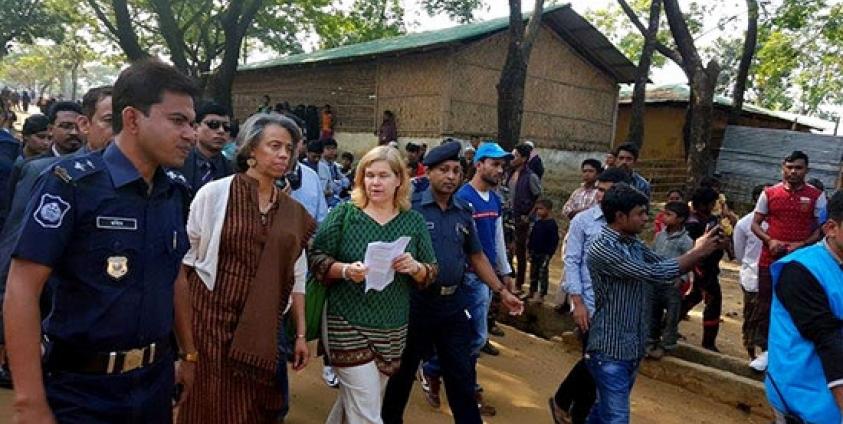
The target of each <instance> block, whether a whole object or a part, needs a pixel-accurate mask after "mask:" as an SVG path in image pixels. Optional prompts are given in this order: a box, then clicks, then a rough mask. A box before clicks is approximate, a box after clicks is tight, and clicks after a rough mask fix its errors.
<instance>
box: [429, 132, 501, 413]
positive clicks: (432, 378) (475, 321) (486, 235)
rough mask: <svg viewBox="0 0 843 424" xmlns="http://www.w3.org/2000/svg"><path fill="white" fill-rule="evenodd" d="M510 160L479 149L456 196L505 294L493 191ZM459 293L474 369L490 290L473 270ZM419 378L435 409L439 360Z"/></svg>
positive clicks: (494, 148) (485, 334)
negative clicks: (467, 320)
mask: <svg viewBox="0 0 843 424" xmlns="http://www.w3.org/2000/svg"><path fill="white" fill-rule="evenodd" d="M449 144H450V143H449ZM454 144H456V143H454ZM511 158H512V155H511V154H509V153H507V152H506V151H504V150H503V149H502V148H501V147H500V146H499V145H498V144H497V143H494V142H487V143H485V144H483V145H481V146H480V148H479V149H477V153H476V154H475V155H474V166H475V168H477V172H476V173H475V174H474V178H473V179H472V180H471V181H470V182H469V183H468V184H465V185H463V186H462V187H461V188H460V189H459V190H458V191H457V194H456V198H457V199H460V200H462V201H465V202H467V203H468V204H470V205H471V206H472V207H473V209H474V213H473V214H472V217H473V218H474V224H475V226H476V227H477V236H478V238H479V239H480V245H481V246H482V248H483V253H484V254H485V255H486V259H488V260H489V263H491V264H493V268H494V269H495V273H496V274H497V275H500V276H503V281H504V283H505V285H506V287H507V289H508V290H511V288H512V284H513V283H512V278H511V277H510V274H511V273H512V268H511V267H510V265H509V262H508V261H507V258H506V246H505V245H504V240H503V201H502V200H501V198H500V196H499V195H498V194H497V193H496V192H495V191H494V189H495V188H496V187H497V186H498V185H499V184H500V182H501V178H502V177H503V168H504V164H505V163H506V161H507V160H509V159H511ZM461 289H462V294H461V295H460V297H462V298H465V302H466V311H467V313H468V314H469V315H470V316H471V325H472V337H471V340H470V341H469V346H470V352H471V356H472V359H473V360H474V362H475V365H476V362H477V358H478V357H479V355H480V350H481V349H482V348H483V347H484V346H485V345H486V344H487V339H488V338H489V328H488V321H487V317H488V314H489V306H490V304H491V302H492V296H491V292H490V290H489V287H487V286H486V285H485V284H484V283H483V281H482V279H481V278H480V277H479V276H478V275H477V269H475V268H473V267H472V268H470V269H469V272H468V273H466V275H465V281H464V283H463V285H462V286H461ZM420 374H421V376H420V377H421V378H420V380H421V381H422V389H423V390H424V391H425V397H426V399H427V402H428V403H429V404H431V405H432V406H434V407H438V405H439V402H440V401H439V388H440V378H439V377H440V375H441V372H440V370H439V360H438V358H437V357H434V358H432V359H431V360H430V361H428V362H427V363H426V364H425V365H424V367H423V370H422V372H421V373H420ZM477 399H478V403H480V408H481V409H480V413H481V415H494V414H495V409H494V407H492V406H489V405H484V404H483V403H482V396H481V392H480V390H479V388H478V390H477Z"/></svg>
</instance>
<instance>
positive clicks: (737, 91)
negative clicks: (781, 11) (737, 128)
mask: <svg viewBox="0 0 843 424" xmlns="http://www.w3.org/2000/svg"><path fill="white" fill-rule="evenodd" d="M746 12H747V22H746V37H745V38H744V40H743V53H742V54H741V61H740V63H739V64H738V75H737V76H736V77H735V86H734V89H733V90H732V111H731V113H730V114H729V123H730V124H737V123H738V120H739V119H740V116H741V112H742V111H743V101H744V94H745V92H746V81H747V79H748V78H749V68H750V66H752V58H753V56H755V47H756V45H757V44H758V1H757V0H746Z"/></svg>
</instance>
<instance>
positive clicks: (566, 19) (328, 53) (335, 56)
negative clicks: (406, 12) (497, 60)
mask: <svg viewBox="0 0 843 424" xmlns="http://www.w3.org/2000/svg"><path fill="white" fill-rule="evenodd" d="M530 15H531V13H525V14H524V19H527V18H529V16H530ZM542 17H543V19H545V20H546V21H547V22H548V23H549V24H550V26H551V28H552V29H553V30H554V31H557V32H558V33H560V35H561V36H562V37H563V38H564V39H565V40H566V41H567V42H568V43H569V44H571V45H572V46H573V47H574V48H575V49H576V50H578V51H580V53H582V54H583V55H584V56H585V57H586V58H587V59H588V60H590V61H591V62H592V63H594V64H595V65H596V66H598V67H600V68H601V69H604V70H605V71H606V72H608V73H610V74H611V75H613V76H614V77H615V78H616V79H617V80H618V81H619V82H631V81H633V80H634V79H633V78H634V71H635V65H633V64H632V63H631V62H630V61H629V59H627V58H626V57H625V56H624V55H623V53H621V52H620V51H618V50H617V48H615V46H614V45H612V43H611V42H609V40H607V39H606V37H605V36H603V34H601V33H600V32H599V31H598V30H597V29H595V28H594V26H592V25H591V24H590V23H588V21H586V20H585V19H583V18H582V17H581V16H579V15H578V14H577V13H576V12H574V11H573V9H571V6H570V4H558V5H552V6H548V7H546V8H545V9H544V12H543V13H542ZM508 27H509V17H507V16H505V17H502V18H497V19H491V20H488V21H481V22H475V23H470V24H465V25H459V26H455V27H451V28H445V29H440V30H433V31H425V32H418V33H411V34H405V35H400V36H396V37H390V38H382V39H378V40H373V41H367V42H365V43H358V44H350V45H347V46H341V47H336V48H332V49H324V50H317V51H314V52H310V53H301V54H295V55H291V56H284V57H279V58H275V59H270V60H265V61H261V62H255V63H250V64H247V65H240V66H239V67H238V68H237V70H238V71H250V70H257V69H266V68H274V67H284V66H294V65H307V64H315V63H320V62H332V61H349V60H355V59H364V58H373V57H376V56H381V55H385V54H400V53H406V52H410V51H418V50H434V49H437V48H440V47H444V46H446V45H451V44H458V43H466V42H470V41H474V40H476V39H479V38H483V37H485V36H488V35H490V34H492V33H495V32H497V31H502V30H504V29H506V28H508Z"/></svg>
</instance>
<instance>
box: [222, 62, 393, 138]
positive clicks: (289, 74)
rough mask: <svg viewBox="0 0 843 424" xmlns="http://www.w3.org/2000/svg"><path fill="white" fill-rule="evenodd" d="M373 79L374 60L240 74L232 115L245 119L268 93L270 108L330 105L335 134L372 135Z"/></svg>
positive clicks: (233, 91) (373, 114) (375, 74)
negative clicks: (283, 102)
mask: <svg viewBox="0 0 843 424" xmlns="http://www.w3.org/2000/svg"><path fill="white" fill-rule="evenodd" d="M376 76H377V64H376V63H375V62H374V61H361V62H357V63H353V64H336V65H321V66H313V67H301V68H282V69H261V70H256V71H250V72H240V73H238V74H237V76H236V77H235V79H234V86H233V88H232V102H233V105H234V113H235V115H236V116H237V117H238V118H240V120H241V121H242V120H244V119H245V118H246V117H248V116H249V115H250V114H251V113H253V112H254V111H255V110H256V109H257V107H258V105H259V104H260V103H261V101H262V100H261V99H262V97H263V95H264V94H267V95H269V96H270V97H271V99H272V104H273V105H274V104H275V103H278V102H281V101H287V102H289V103H290V105H291V106H292V107H295V106H296V105H297V104H305V105H309V104H310V105H316V106H319V107H322V106H324V105H325V104H330V105H331V107H332V108H333V110H334V116H335V120H336V121H335V126H334V128H335V130H336V131H345V132H372V131H374V116H375V85H376Z"/></svg>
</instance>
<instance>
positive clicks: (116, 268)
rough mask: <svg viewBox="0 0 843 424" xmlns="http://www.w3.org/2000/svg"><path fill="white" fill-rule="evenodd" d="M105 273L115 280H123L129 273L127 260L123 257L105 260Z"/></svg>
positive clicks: (112, 257)
mask: <svg viewBox="0 0 843 424" xmlns="http://www.w3.org/2000/svg"><path fill="white" fill-rule="evenodd" d="M105 272H106V273H107V274H108V275H109V276H110V277H111V278H114V279H115V280H119V279H121V278H123V277H124V276H125V275H126V274H128V273H129V258H127V257H125V256H111V257H109V258H108V259H107V260H106V266H105Z"/></svg>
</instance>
